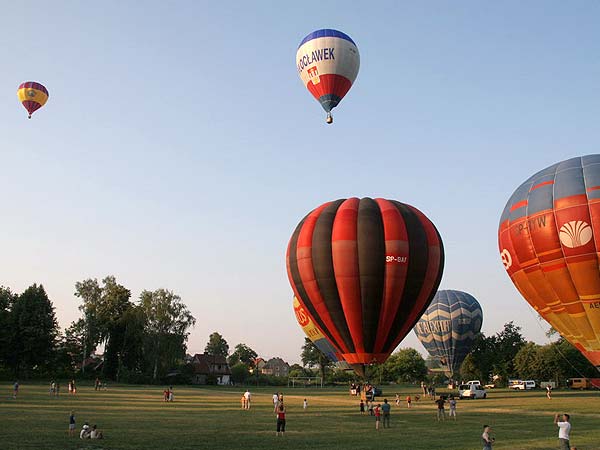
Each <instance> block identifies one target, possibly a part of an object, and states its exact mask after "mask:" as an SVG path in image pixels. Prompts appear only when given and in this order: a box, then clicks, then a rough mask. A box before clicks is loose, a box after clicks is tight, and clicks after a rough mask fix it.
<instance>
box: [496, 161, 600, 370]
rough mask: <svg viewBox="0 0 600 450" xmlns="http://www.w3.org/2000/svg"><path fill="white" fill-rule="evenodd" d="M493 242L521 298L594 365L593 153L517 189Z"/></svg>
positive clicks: (596, 209)
mask: <svg viewBox="0 0 600 450" xmlns="http://www.w3.org/2000/svg"><path fill="white" fill-rule="evenodd" d="M498 245H499V250H500V256H501V258H502V263H503V264H504V267H505V269H506V271H507V272H508V275H509V276H510V278H511V280H512V281H513V283H514V284H515V286H516V287H517V289H518V290H519V292H520V293H521V294H522V295H523V297H525V299H526V300H527V301H528V302H529V304H530V305H531V306H533V307H534V308H535V310H536V311H537V312H538V313H539V314H540V315H541V316H542V317H543V318H544V319H546V320H547V321H548V322H549V323H550V324H551V325H552V326H553V327H554V328H555V329H556V330H557V331H558V332H559V333H560V334H561V335H562V336H564V337H565V339H567V340H568V341H570V342H571V343H572V344H573V345H575V347H577V348H578V349H579V350H580V351H581V352H582V353H583V354H584V355H585V356H586V357H587V358H588V359H589V360H590V361H591V362H592V364H594V365H596V366H600V271H599V269H598V255H600V155H589V156H583V157H578V158H572V159H568V160H566V161H562V162H560V163H557V164H554V165H552V166H550V167H548V168H546V169H544V170H542V171H540V172H538V173H536V174H535V175H533V176H532V177H531V178H529V179H528V180H527V181H525V182H524V183H523V184H522V185H521V186H519V187H518V188H517V190H516V191H515V192H514V193H513V195H512V196H511V198H510V199H509V200H508V203H507V204H506V207H505V208H504V212H503V213H502V217H501V219H500V226H499V230H498Z"/></svg>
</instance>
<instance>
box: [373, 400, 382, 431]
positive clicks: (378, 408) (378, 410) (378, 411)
mask: <svg viewBox="0 0 600 450" xmlns="http://www.w3.org/2000/svg"><path fill="white" fill-rule="evenodd" d="M373 414H374V415H375V430H377V431H379V422H381V405H380V404H379V403H377V405H376V406H375V408H373Z"/></svg>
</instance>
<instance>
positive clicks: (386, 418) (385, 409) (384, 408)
mask: <svg viewBox="0 0 600 450" xmlns="http://www.w3.org/2000/svg"><path fill="white" fill-rule="evenodd" d="M391 410H392V406H391V405H390V404H389V403H388V401H387V398H384V399H383V405H381V412H382V413H383V428H389V427H390V411H391ZM386 425H387V426H386Z"/></svg>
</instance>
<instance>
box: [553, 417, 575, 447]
mask: <svg viewBox="0 0 600 450" xmlns="http://www.w3.org/2000/svg"><path fill="white" fill-rule="evenodd" d="M559 417H560V414H558V413H557V414H555V415H554V423H555V425H557V426H558V448H559V449H560V450H570V449H571V443H570V442H569V434H570V433H571V422H570V420H571V416H570V415H568V414H563V415H562V420H559Z"/></svg>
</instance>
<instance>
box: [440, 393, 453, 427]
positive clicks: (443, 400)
mask: <svg viewBox="0 0 600 450" xmlns="http://www.w3.org/2000/svg"><path fill="white" fill-rule="evenodd" d="M446 402H447V403H448V406H449V409H450V411H449V416H450V417H452V418H454V420H456V399H455V398H454V396H453V395H451V396H450V397H448V400H446V398H445V397H444V396H443V395H440V397H439V398H438V399H437V400H436V401H435V404H436V405H437V420H438V422H439V421H440V420H446V408H445V406H446Z"/></svg>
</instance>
